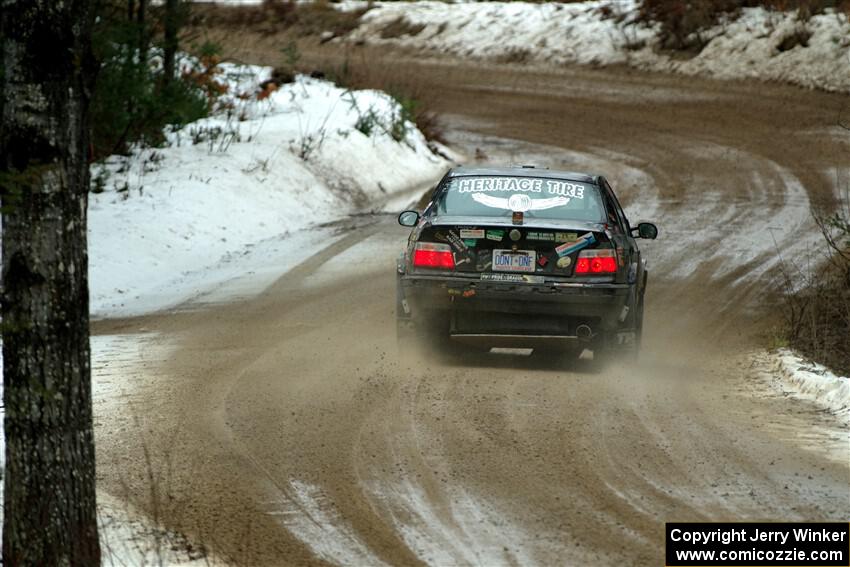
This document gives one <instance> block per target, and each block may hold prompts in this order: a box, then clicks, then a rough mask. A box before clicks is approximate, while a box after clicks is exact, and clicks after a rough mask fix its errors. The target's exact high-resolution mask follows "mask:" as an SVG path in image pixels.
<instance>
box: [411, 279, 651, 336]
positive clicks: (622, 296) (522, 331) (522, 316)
mask: <svg viewBox="0 0 850 567" xmlns="http://www.w3.org/2000/svg"><path fill="white" fill-rule="evenodd" d="M398 283H399V285H398V292H399V302H398V304H399V305H398V309H399V313H398V315H399V317H400V318H409V319H412V320H418V319H420V318H428V317H431V316H435V315H437V316H439V315H440V314H449V315H450V317H451V321H452V330H451V332H452V335H453V336H456V337H457V335H469V336H470V337H469V338H470V339H472V338H473V336H487V335H489V336H527V337H528V338H529V339H532V338H535V339H540V340H549V341H559V340H564V339H575V335H576V333H575V329H576V327H577V326H578V325H580V324H588V325H590V326H591V327H592V328H593V330H594V333H596V332H599V331H605V332H608V331H614V330H618V329H621V328H622V326H623V323H624V321H625V320H626V316H627V314H628V307H629V306H630V305H633V304H634V302H633V298H634V294H635V290H636V286H635V284H617V283H601V282H600V283H571V282H569V283H568V282H556V281H551V282H546V283H542V284H541V283H519V282H495V281H481V280H477V279H472V278H464V277H446V276H418V275H417V276H411V275H404V274H402V275H399V282H398ZM513 342H517V340H514V341H513Z"/></svg>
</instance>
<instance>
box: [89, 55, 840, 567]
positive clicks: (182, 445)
mask: <svg viewBox="0 0 850 567" xmlns="http://www.w3.org/2000/svg"><path fill="white" fill-rule="evenodd" d="M405 64H406V63H405ZM417 71H418V73H419V75H420V79H421V80H422V81H423V82H424V84H426V85H428V88H431V89H434V90H435V91H438V92H439V94H440V97H439V102H438V106H439V108H440V109H441V110H444V111H446V112H447V113H452V116H462V117H463V122H461V121H460V120H457V121H456V123H457V124H460V125H461V126H462V127H463V128H465V129H466V130H467V133H466V134H463V135H458V138H459V140H460V142H459V143H460V145H461V146H465V147H466V148H467V149H468V150H469V153H470V154H474V153H475V152H474V150H475V146H476V144H488V146H487V147H486V150H487V152H486V153H488V154H490V155H491V158H492V159H497V160H508V159H511V158H519V159H523V158H525V157H532V158H534V159H538V160H549V162H548V163H550V164H551V165H553V166H557V167H564V166H565V165H569V164H574V165H577V166H588V167H590V166H592V167H594V168H597V167H598V168H599V169H600V170H601V171H602V172H604V173H609V172H610V173H611V177H612V178H613V184H614V187H615V190H620V187H622V188H623V189H624V190H620V192H621V194H623V195H624V201H626V202H627V203H626V204H627V207H632V210H634V211H635V214H638V212H639V211H641V210H643V212H645V213H654V214H658V215H659V216H658V217H657V218H656V219H655V220H658V221H659V226H660V229H661V234H662V238H661V239H659V240H658V241H656V242H653V243H647V244H646V245H645V246H644V248H645V249H646V250H647V253H648V255H649V257H650V260H651V269H652V272H651V276H650V277H651V280H650V288H649V290H650V291H649V295H648V297H647V336H646V337H645V344H646V349H645V356H644V357H643V361H642V363H641V364H640V365H639V366H637V367H636V368H625V367H621V366H617V365H614V366H612V367H610V368H609V369H607V370H606V371H605V372H602V373H598V374H594V373H590V372H588V371H587V368H586V367H584V366H583V365H582V364H581V363H580V362H579V363H575V364H563V363H558V362H555V363H552V362H551V361H542V360H539V359H537V358H536V357H531V358H518V357H496V356H488V357H476V358H474V359H468V360H445V359H443V358H441V357H437V356H433V355H427V354H426V357H427V358H425V360H424V362H423V361H422V360H420V361H418V362H416V363H415V364H414V363H412V362H411V361H406V360H398V359H397V358H396V356H395V345H394V336H393V334H394V325H393V317H394V315H393V305H394V299H393V294H394V287H395V284H394V273H393V262H394V259H395V258H394V256H395V254H396V253H397V251H398V250H400V248H401V245H402V243H403V240H404V238H405V236H406V234H405V233H404V231H403V230H400V229H398V228H397V227H395V226H393V223H392V219H390V218H387V217H380V216H378V217H374V219H370V221H369V222H374V224H373V225H371V226H368V227H360V228H358V227H354V228H353V229H352V231H351V232H350V234H349V235H348V236H347V237H346V238H345V239H343V240H342V241H341V243H340V244H339V245H338V246H336V247H332V248H329V249H328V250H326V251H325V252H324V253H323V254H321V255H319V256H317V257H314V258H312V259H310V260H308V261H307V262H304V263H303V264H302V265H301V266H299V268H298V269H296V270H294V271H293V272H290V273H289V274H288V275H287V276H285V277H283V278H282V279H281V280H280V281H279V282H277V283H276V284H275V285H273V286H272V287H271V288H270V289H268V290H267V291H266V292H264V293H263V294H262V295H260V296H259V297H256V298H254V299H250V300H248V301H245V302H242V303H239V304H235V305H223V306H218V307H216V308H214V309H212V308H210V309H203V310H201V311H197V312H183V313H179V314H176V315H173V314H163V315H160V316H154V317H150V318H146V319H145V320H144V324H145V325H146V326H148V327H150V328H152V329H155V330H156V331H158V332H160V333H162V334H163V335H165V336H168V335H171V336H174V337H176V340H177V344H178V349H177V351H176V352H175V353H174V355H173V356H172V358H171V359H170V360H169V361H168V362H167V363H166V365H165V366H164V368H162V369H161V371H162V372H163V373H165V374H166V375H168V376H169V377H171V378H170V380H169V381H168V384H167V385H165V386H164V387H163V389H162V391H161V392H159V394H158V395H157V394H152V396H153V398H152V399H151V400H149V403H150V405H151V407H153V408H155V410H156V412H157V415H158V416H159V419H157V420H155V421H153V422H152V423H151V424H150V425H149V427H148V429H147V431H145V432H144V434H141V433H139V432H133V431H130V432H120V433H119V432H115V433H112V434H107V435H106V439H107V440H108V442H106V443H104V444H103V445H102V449H100V450H101V451H103V453H104V455H103V459H102V460H103V461H104V463H107V464H106V465H105V466H102V467H101V471H102V474H103V475H104V477H105V480H104V482H105V483H107V484H109V483H112V482H117V481H115V478H116V476H117V471H116V468H115V464H114V463H120V464H121V466H123V467H127V468H133V467H137V466H138V459H139V457H138V454H139V453H138V448H139V445H140V443H141V440H140V438H142V439H148V440H149V441H151V442H152V443H153V444H154V447H155V448H156V449H157V450H163V451H164V450H165V449H168V448H167V447H164V446H160V445H159V444H158V443H159V440H160V439H165V438H169V439H174V441H172V442H170V443H171V449H170V451H171V462H170V467H171V469H172V470H173V482H172V483H171V486H173V487H174V489H173V494H172V497H173V500H174V501H175V502H179V503H181V506H180V510H171V511H169V513H168V514H166V517H167V518H168V520H167V523H168V524H169V527H178V528H180V529H182V530H184V531H188V532H190V533H193V534H196V535H198V536H199V537H200V538H206V539H205V541H209V542H210V543H211V544H212V545H214V546H215V547H216V550H217V551H219V550H220V551H221V554H222V555H224V556H226V557H230V558H232V559H233V560H234V561H235V562H237V563H240V564H252V565H255V564H298V565H301V564H319V563H323V562H328V563H346V562H362V561H369V562H371V560H372V559H374V560H375V561H382V562H385V563H388V564H394V565H413V564H419V563H421V562H431V563H437V564H444V563H452V564H529V563H537V564H553V563H557V562H561V561H563V560H564V558H569V559H573V560H575V561H580V562H588V563H590V562H593V563H603V564H609V563H627V564H638V565H642V564H658V563H659V562H660V561H661V551H660V550H661V549H663V543H662V540H663V530H662V529H661V525H662V523H663V522H664V521H665V520H677V521H686V520H747V519H750V520H756V519H759V520H762V519H798V518H799V519H810V520H815V519H842V518H846V517H847V516H848V515H850V491H848V488H847V487H848V485H850V468H848V466H847V464H846V463H841V462H839V461H836V460H835V459H830V458H827V457H826V456H824V455H823V454H822V453H819V452H818V449H817V448H816V447H815V448H813V447H811V443H810V442H808V441H806V443H805V444H803V443H802V442H801V441H800V440H796V439H794V438H792V437H790V436H789V435H788V431H789V429H788V428H789V427H797V426H798V425H799V423H801V422H806V421H807V420H808V421H811V422H817V423H819V424H821V425H824V426H825V427H827V426H829V423H828V422H829V420H828V418H825V417H824V416H823V415H821V414H817V413H816V412H814V410H812V409H811V408H808V407H807V406H805V405H799V404H797V405H795V402H790V401H788V400H784V399H779V398H776V397H774V398H770V397H765V396H763V395H759V394H757V393H754V391H753V389H752V388H750V387H748V381H749V380H751V379H752V377H751V375H750V374H749V373H748V369H747V361H748V360H749V352H750V349H752V348H753V347H754V346H758V345H759V344H761V341H762V339H761V336H760V335H761V334H762V333H764V332H765V331H766V330H767V329H769V326H770V325H771V324H772V323H773V322H774V321H775V318H774V316H775V314H773V313H772V308H771V307H770V305H772V304H774V301H775V295H774V293H775V287H776V280H775V276H774V275H773V274H772V272H771V269H772V266H773V264H775V256H773V255H772V254H771V250H772V246H773V242H770V243H769V245H767V246H766V247H760V248H759V247H756V245H757V244H758V245H760V244H764V243H765V242H766V241H767V239H770V238H772V237H771V234H772V232H771V231H772V228H771V227H775V225H777V224H778V225H780V226H779V231H780V234H779V235H777V239H776V242H777V244H778V245H779V246H780V247H782V248H784V249H786V250H788V251H789V252H790V253H791V254H792V255H800V254H801V253H802V252H801V251H802V250H803V249H804V248H805V246H804V243H805V238H807V237H805V238H803V239H800V238H797V233H798V232H799V231H803V232H806V233H807V234H808V233H809V232H810V231H809V229H808V228H806V227H807V225H806V222H807V221H806V219H807V218H808V212H807V211H805V209H806V206H807V205H806V203H807V202H808V201H812V202H816V201H829V199H831V198H832V197H833V194H834V186H833V181H832V180H830V179H828V176H827V175H826V174H825V173H824V172H826V171H827V170H828V168H830V167H836V168H845V169H846V168H847V167H850V156H848V155H847V154H846V151H845V150H846V147H845V146H844V144H843V142H842V141H841V140H840V139H838V138H836V137H835V136H814V135H812V133H813V132H831V130H830V128H831V122H830V121H831V120H832V118H833V117H834V114H833V110H834V109H835V108H836V106H837V105H839V104H843V102H842V99H841V98H840V97H836V96H834V95H825V94H823V93H812V92H806V91H802V90H799V89H793V88H788V87H782V86H776V85H770V86H769V87H768V86H767V85H751V84H747V83H715V82H710V81H702V80H699V79H695V78H681V77H665V76H655V75H635V74H631V73H629V72H624V71H617V70H606V71H588V70H569V71H567V72H557V71H553V72H548V73H547V72H540V71H517V70H514V71H508V72H504V73H502V74H493V73H492V69H488V68H483V67H478V66H476V67H469V66H463V65H459V66H456V67H451V66H446V65H442V66H429V65H422V66H419V67H417ZM493 83H496V85H495V87H498V88H494V87H493ZM519 83H522V84H523V85H524V86H525V87H526V88H524V89H522V90H514V89H512V85H514V84H519ZM561 83H563V84H564V85H567V86H568V87H569V88H564V89H558V88H557V87H558V85H559V84H561ZM535 85H545V86H547V88H546V89H535ZM599 88H602V89H603V90H604V92H605V96H604V97H597V96H596V95H595V93H596V92H597V91H598V89H599ZM647 92H650V93H654V95H653V96H651V97H648V96H646V93H647ZM671 92H672V93H675V94H676V96H670V95H669V93H671ZM470 131H471V132H470ZM511 161H516V160H514V159H511ZM566 168H567V169H572V167H566ZM576 168H579V167H576ZM804 212H805V215H804V214H803V213H804ZM783 231H784V232H783ZM773 232H776V231H775V230H773ZM736 238H738V239H739V241H737V242H736V241H735V239H736ZM728 239H731V240H732V241H733V245H730V246H728V247H727V248H728V250H725V251H722V252H721V251H719V250H722V246H723V244H724V241H726V240H728ZM794 246H797V247H794ZM131 324H132V322H130V323H128V322H120V323H114V325H115V326H118V327H120V326H121V325H125V326H126V325H131ZM107 330H108V325H107ZM412 364H413V365H412ZM824 420H825V421H824ZM166 434H167V435H166ZM836 434H837V435H844V436H845V437H846V436H847V431H846V429H845V430H839V431H838V432H837V433H836ZM99 442H100V438H99ZM848 454H850V453H848ZM109 463H112V465H110V464H109ZM254 463H256V465H255V464H254ZM259 469H262V471H260V470H259ZM103 471H105V472H103ZM270 487H272V488H270ZM273 487H277V488H273ZM131 497H133V498H134V499H135V500H137V501H135V502H134V503H135V504H137V505H138V506H140V507H141V508H143V509H144V507H145V493H144V486H143V484H142V483H141V482H139V483H136V484H134V485H133V486H132V487H131ZM270 500H273V501H274V502H273V503H270ZM169 514H170V515H169ZM270 514H271V515H270ZM245 526H247V527H248V528H249V529H245ZM320 527H321V528H322V529H319V528H320ZM346 547H348V548H349V549H353V550H354V551H353V553H350V554H349V555H344V553H345V552H344V551H342V550H343V549H344V548H346ZM370 558H371V559H370Z"/></svg>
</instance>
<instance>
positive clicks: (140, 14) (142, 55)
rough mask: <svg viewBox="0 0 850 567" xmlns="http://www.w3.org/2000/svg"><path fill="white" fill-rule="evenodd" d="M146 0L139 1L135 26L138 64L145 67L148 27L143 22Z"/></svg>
mask: <svg viewBox="0 0 850 567" xmlns="http://www.w3.org/2000/svg"><path fill="white" fill-rule="evenodd" d="M147 3H148V0H139V9H138V11H137V12H136V24H137V26H138V28H139V63H140V64H142V65H147V61H148V44H149V38H148V27H147V22H146V21H145V18H146V15H145V8H146V7H147Z"/></svg>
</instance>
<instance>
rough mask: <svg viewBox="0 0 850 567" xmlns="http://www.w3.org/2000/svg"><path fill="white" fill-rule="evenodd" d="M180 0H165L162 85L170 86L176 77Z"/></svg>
mask: <svg viewBox="0 0 850 567" xmlns="http://www.w3.org/2000/svg"><path fill="white" fill-rule="evenodd" d="M178 10H179V1H178V0H165V32H164V35H165V37H164V40H165V41H164V42H163V43H164V45H163V58H162V61H163V63H162V72H163V75H162V85H163V87H168V85H170V84H171V81H172V80H173V79H174V58H175V56H176V54H177V45H178V44H177V30H178V29H179V28H180V15H179V13H178Z"/></svg>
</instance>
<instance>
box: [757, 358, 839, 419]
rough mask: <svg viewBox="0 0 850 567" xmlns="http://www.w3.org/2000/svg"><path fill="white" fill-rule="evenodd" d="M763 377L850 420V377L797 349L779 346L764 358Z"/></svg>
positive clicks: (762, 360) (774, 384) (778, 386)
mask: <svg viewBox="0 0 850 567" xmlns="http://www.w3.org/2000/svg"><path fill="white" fill-rule="evenodd" d="M761 362H762V363H763V364H762V366H763V367H764V368H765V369H764V370H762V374H763V377H764V378H766V379H768V381H769V382H770V383H771V385H773V386H774V387H777V388H778V389H780V390H781V391H783V392H787V393H790V394H791V395H793V396H795V397H797V398H801V399H804V400H808V401H811V402H814V403H815V404H817V405H819V406H821V407H823V408H824V409H826V410H828V411H829V412H831V413H833V414H835V415H836V416H837V417H839V419H841V420H842V421H843V422H845V423H850V378H847V377H843V376H836V375H835V374H833V373H832V372H830V370H829V369H828V368H826V367H825V366H822V365H820V364H817V363H814V362H809V361H807V360H806V359H804V358H802V357H801V356H799V355H798V354H796V353H795V352H793V351H791V350H788V349H784V348H783V349H779V350H778V351H777V352H775V353H771V354H769V355H767V356H766V357H765V358H763V359H761Z"/></svg>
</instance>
